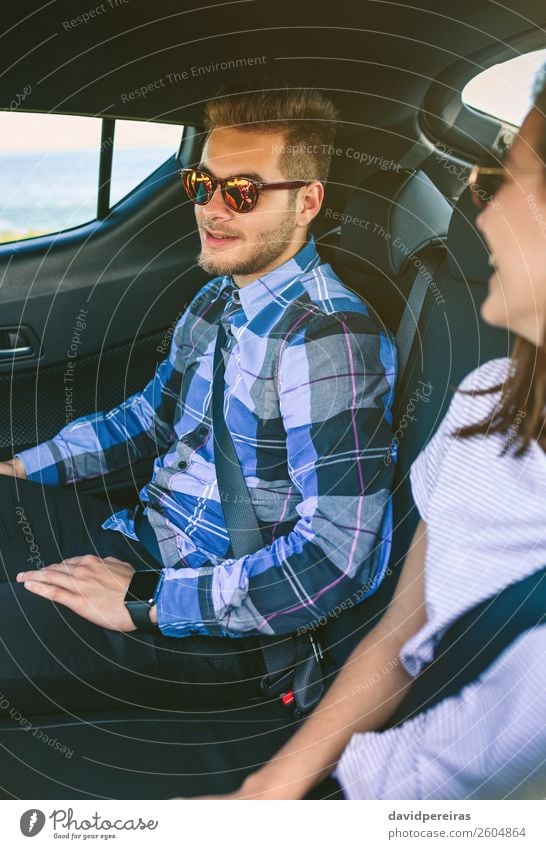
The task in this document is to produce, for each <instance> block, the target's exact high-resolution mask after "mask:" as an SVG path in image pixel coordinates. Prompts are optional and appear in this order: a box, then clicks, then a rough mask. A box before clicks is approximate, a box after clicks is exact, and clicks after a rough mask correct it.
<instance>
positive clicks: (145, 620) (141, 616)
mask: <svg viewBox="0 0 546 849" xmlns="http://www.w3.org/2000/svg"><path fill="white" fill-rule="evenodd" d="M125 606H126V608H127V610H128V611H129V616H130V617H131V619H132V620H133V625H136V627H137V628H138V630H139V631H151V632H152V633H154V632H157V631H158V630H159V628H158V626H157V625H156V623H155V622H152V620H151V619H150V608H151V606H152V605H151V604H150V603H149V602H147V601H127V602H125Z"/></svg>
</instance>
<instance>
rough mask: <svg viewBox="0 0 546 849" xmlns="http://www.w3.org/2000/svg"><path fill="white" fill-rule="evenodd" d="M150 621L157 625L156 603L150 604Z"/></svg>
mask: <svg viewBox="0 0 546 849" xmlns="http://www.w3.org/2000/svg"><path fill="white" fill-rule="evenodd" d="M150 622H151V623H152V624H153V625H157V604H152V606H151V607H150Z"/></svg>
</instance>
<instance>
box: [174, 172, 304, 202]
mask: <svg viewBox="0 0 546 849" xmlns="http://www.w3.org/2000/svg"><path fill="white" fill-rule="evenodd" d="M178 173H179V174H180V177H181V178H182V183H183V185H184V188H185V190H186V194H187V195H188V197H189V199H190V200H191V201H192V203H197V204H199V206H204V205H205V204H207V203H209V201H211V200H212V196H213V194H214V192H215V191H216V188H217V186H220V190H221V192H222V197H223V199H224V203H225V204H226V206H227V207H228V208H229V209H231V210H232V211H233V212H250V211H251V210H253V209H254V207H255V206H256V204H257V203H258V198H259V197H260V192H261V191H263V190H265V189H300V188H301V187H302V186H308V185H309V182H310V181H309V180H287V181H284V182H276V183H263V182H261V181H260V180H251V179H250V178H249V177H227V178H226V179H225V180H218V179H217V178H216V177H211V176H210V174H207V172H206V171H202V170H201V169H199V168H182V170H181V171H179V172H178Z"/></svg>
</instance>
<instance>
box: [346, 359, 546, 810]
mask: <svg viewBox="0 0 546 849" xmlns="http://www.w3.org/2000/svg"><path fill="white" fill-rule="evenodd" d="M509 367H510V360H508V359H501V360H493V361H491V362H489V363H486V364H485V365H484V366H482V367H481V368H480V369H477V370H476V371H475V372H473V373H472V374H471V375H469V377H467V378H466V380H465V381H464V382H463V383H462V385H461V388H463V389H466V390H478V389H484V388H487V387H491V386H496V385H499V384H502V382H503V381H504V380H505V378H506V376H507V374H508V369H509ZM499 398H500V392H495V393H494V394H486V395H481V396H480V395H477V396H472V395H463V394H461V393H457V394H456V395H455V397H454V399H453V401H452V403H451V405H450V408H449V410H448V413H447V415H446V417H445V419H444V420H443V422H442V424H441V426H440V428H439V430H438V432H437V433H436V434H435V436H434V437H433V439H432V440H431V442H430V443H429V445H428V446H427V447H426V448H425V450H424V451H423V452H422V453H421V454H420V455H419V457H418V458H417V460H416V461H415V463H414V465H413V467H412V471H411V482H412V490H413V495H414V498H415V502H416V504H417V507H418V509H419V512H420V514H421V516H422V518H423V519H424V520H425V522H426V524H427V551H426V561H425V598H426V606H427V619H428V621H427V622H426V624H425V625H424V627H423V628H421V629H420V631H419V632H418V633H417V634H415V635H414V636H413V637H412V638H411V639H410V640H408V641H407V642H406V643H405V644H404V646H403V647H402V651H401V653H400V660H401V661H402V663H403V664H404V666H405V668H406V669H407V671H408V672H409V673H410V674H411V675H413V676H415V675H417V674H418V673H419V671H420V670H421V669H422V667H423V665H424V664H425V663H427V662H428V661H430V660H431V659H432V657H433V655H434V647H435V645H436V643H437V641H438V640H439V638H440V637H441V636H442V635H443V633H444V632H445V631H446V629H447V628H448V627H449V625H450V624H451V623H453V622H454V621H455V620H457V619H458V618H459V617H460V616H461V615H462V614H463V613H464V612H465V611H467V610H469V609H471V608H472V607H474V606H475V605H477V604H479V603H480V602H482V601H484V600H486V599H488V598H490V597H491V596H493V595H495V594H497V593H498V592H499V591H501V590H502V589H504V588H505V587H507V586H509V585H510V584H513V583H516V582H518V581H520V580H522V579H524V578H526V577H527V576H529V575H531V574H533V573H534V572H536V571H538V570H539V569H541V568H542V567H544V566H545V565H546V456H545V454H544V452H543V450H542V449H541V448H540V447H539V445H538V444H537V443H536V442H532V443H531V447H530V449H529V451H528V452H527V453H526V454H524V455H523V456H522V457H519V458H517V457H515V456H514V454H513V451H512V450H509V451H508V453H506V454H505V455H504V456H501V451H502V449H503V447H504V445H505V444H506V442H507V440H512V439H513V438H514V434H511V433H509V434H506V435H501V434H492V435H488V436H481V435H479V436H473V437H471V438H469V439H457V438H456V436H455V434H456V433H457V430H458V429H459V428H461V427H463V426H465V425H467V424H472V423H475V422H478V421H482V420H485V419H486V418H488V416H489V415H490V413H491V412H492V410H493V407H494V405H495V404H496V403H498V401H499ZM516 430H517V428H516ZM514 447H515V444H514V445H512V446H511V448H514ZM545 717H546V626H542V625H541V626H538V627H536V628H533V629H529V630H527V631H525V632H523V633H522V634H521V635H520V636H519V637H518V638H517V639H516V640H514V642H513V643H512V644H511V645H510V646H509V647H508V648H506V649H505V650H504V651H503V652H502V654H501V655H500V656H499V657H498V658H497V660H496V661H495V662H494V663H493V664H492V665H491V666H490V667H489V668H488V669H487V670H485V671H484V672H483V673H482V674H481V675H480V676H479V678H478V679H477V680H476V681H474V682H472V683H471V684H468V685H467V686H466V687H464V688H463V690H462V691H461V693H459V694H457V695H456V696H451V697H450V698H448V699H445V700H444V701H441V702H439V703H438V704H437V705H436V706H434V707H432V708H431V709H430V710H428V711H426V712H424V713H421V714H419V715H418V716H417V717H415V718H414V719H411V720H408V721H407V722H405V723H403V724H402V725H401V726H399V727H397V728H391V729H389V730H386V731H383V732H372V733H365V734H357V735H355V736H354V737H353V738H352V740H351V742H350V743H349V746H348V747H347V748H346V750H345V752H344V754H343V756H342V758H341V761H340V763H339V764H338V767H337V770H336V773H335V774H336V777H337V779H338V781H340V783H341V784H342V786H343V790H344V794H345V796H346V797H347V798H350V799H362V798H364V799H475V798H479V799H481V798H497V799H498V798H504V797H510V798H520V797H522V798H524V797H528V798H539V797H544V795H545V793H546V722H545Z"/></svg>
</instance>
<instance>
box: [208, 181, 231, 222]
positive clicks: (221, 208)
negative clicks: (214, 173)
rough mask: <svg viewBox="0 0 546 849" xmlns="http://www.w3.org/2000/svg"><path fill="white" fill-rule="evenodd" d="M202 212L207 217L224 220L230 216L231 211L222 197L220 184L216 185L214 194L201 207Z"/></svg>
mask: <svg viewBox="0 0 546 849" xmlns="http://www.w3.org/2000/svg"><path fill="white" fill-rule="evenodd" d="M201 209H202V210H203V214H204V215H206V216H207V217H209V218H214V219H220V218H221V219H223V220H226V219H228V218H231V211H230V210H229V209H228V207H227V206H226V204H225V202H224V199H223V197H222V190H221V188H220V186H216V188H215V190H214V194H213V195H212V197H211V199H210V200H209V202H208V203H207V204H205V206H203V207H201Z"/></svg>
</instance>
